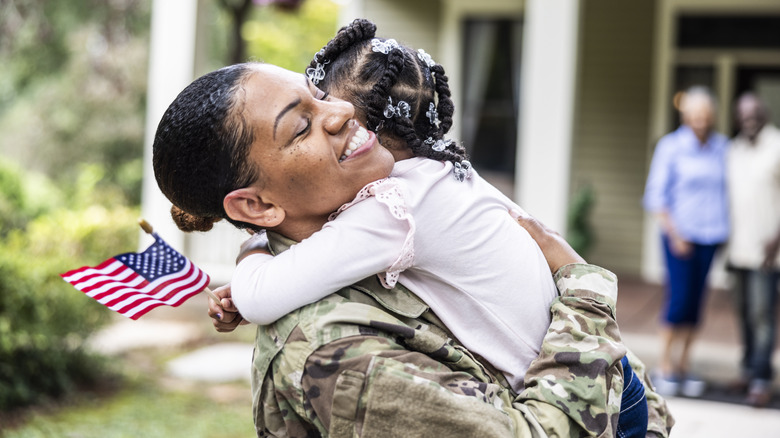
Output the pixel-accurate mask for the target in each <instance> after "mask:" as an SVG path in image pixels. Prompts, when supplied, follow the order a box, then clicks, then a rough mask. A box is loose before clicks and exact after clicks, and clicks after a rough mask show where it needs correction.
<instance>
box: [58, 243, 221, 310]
mask: <svg viewBox="0 0 780 438" xmlns="http://www.w3.org/2000/svg"><path fill="white" fill-rule="evenodd" d="M152 237H154V240H155V242H154V243H153V244H152V245H151V246H149V248H147V249H146V251H144V252H142V253H134V252H128V253H125V254H120V255H118V256H115V257H112V258H110V259H108V260H106V261H105V262H103V263H101V264H100V265H98V266H95V267H89V266H85V267H83V268H79V269H74V270H72V271H68V272H66V273H64V274H60V276H61V277H62V278H63V279H64V280H65V281H67V282H68V283H70V284H72V285H73V286H74V287H75V288H76V289H78V290H80V291H82V292H84V293H85V294H87V295H88V296H90V297H92V298H94V299H96V300H97V301H98V302H99V303H100V304H103V305H104V306H106V307H108V308H109V309H111V310H114V311H116V312H119V313H121V314H122V315H125V316H127V317H128V318H130V319H134V320H135V319H138V318H140V317H141V316H143V315H144V314H146V312H148V311H150V310H152V309H154V308H155V307H157V306H161V305H163V304H165V305H168V306H178V305H179V304H181V303H183V302H184V301H186V300H187V299H188V298H190V297H191V296H193V295H196V294H197V293H198V292H200V291H202V290H204V289H205V288H206V286H208V284H209V281H210V280H209V276H208V275H207V274H206V273H205V272H203V271H201V270H200V269H199V268H198V267H197V266H195V264H193V263H192V262H191V261H190V260H189V259H187V258H186V257H184V256H183V255H181V254H179V253H178V252H177V251H176V250H174V249H173V248H171V247H170V246H169V245H168V244H167V243H165V241H164V240H162V238H160V236H158V235H157V233H152Z"/></svg>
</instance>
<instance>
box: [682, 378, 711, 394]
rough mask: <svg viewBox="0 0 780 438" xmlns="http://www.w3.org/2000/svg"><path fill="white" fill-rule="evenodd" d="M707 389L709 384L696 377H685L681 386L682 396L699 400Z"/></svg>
mask: <svg viewBox="0 0 780 438" xmlns="http://www.w3.org/2000/svg"><path fill="white" fill-rule="evenodd" d="M706 389H707V382H705V381H704V380H702V379H700V378H698V377H696V376H690V375H688V376H685V378H684V379H683V380H682V384H681V386H680V394H682V395H684V396H686V397H691V398H699V397H701V396H702V395H704V391H705V390H706Z"/></svg>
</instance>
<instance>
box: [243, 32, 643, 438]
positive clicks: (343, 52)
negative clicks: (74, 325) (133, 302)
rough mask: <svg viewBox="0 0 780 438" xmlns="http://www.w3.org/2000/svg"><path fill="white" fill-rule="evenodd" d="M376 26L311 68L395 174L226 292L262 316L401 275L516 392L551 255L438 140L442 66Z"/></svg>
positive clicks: (445, 114) (538, 323)
mask: <svg viewBox="0 0 780 438" xmlns="http://www.w3.org/2000/svg"><path fill="white" fill-rule="evenodd" d="M374 33H375V26H374V25H373V24H372V23H370V22H368V21H366V20H356V21H355V22H353V23H352V24H351V25H350V26H347V27H345V28H343V29H342V30H340V31H339V33H338V34H337V36H336V37H335V38H334V39H333V40H331V41H330V42H329V43H328V44H327V45H326V46H325V47H324V48H323V50H321V51H320V52H319V53H318V54H317V55H315V59H314V61H313V62H312V65H311V66H310V68H309V69H308V70H307V76H308V77H309V79H310V80H311V81H312V82H314V83H315V84H316V85H317V86H318V87H320V88H321V89H323V90H325V91H327V92H329V93H331V94H332V95H333V96H336V97H339V98H342V99H345V100H347V101H349V102H353V104H354V105H355V109H356V113H357V114H358V118H359V119H362V120H365V121H366V125H367V127H368V129H369V130H371V131H374V132H376V133H377V134H376V135H377V138H378V139H379V140H380V142H381V143H382V144H383V145H384V146H385V147H387V148H388V149H389V150H390V151H391V152H392V153H393V156H394V157H395V159H396V164H395V166H394V168H393V170H392V173H391V175H390V178H385V179H382V180H379V181H375V182H373V183H370V184H368V185H367V186H365V187H364V188H363V189H362V190H360V192H359V193H357V194H356V197H355V200H354V201H352V202H350V203H348V204H345V205H344V206H342V207H341V208H340V209H339V210H338V211H337V212H335V213H334V214H333V215H332V220H331V221H330V222H328V223H327V224H326V225H325V226H324V227H323V228H322V230H320V231H318V232H315V233H314V234H313V235H312V236H311V237H309V238H307V239H304V240H303V241H302V242H300V243H299V244H297V245H295V246H293V247H292V248H291V249H290V250H288V251H286V252H284V253H282V254H280V255H278V256H276V257H272V256H270V255H267V254H263V253H253V254H250V255H248V256H246V257H245V258H244V259H243V260H241V262H240V263H239V264H238V266H237V268H236V270H235V273H234V276H233V281H232V297H233V301H234V303H235V305H236V307H238V309H239V311H240V313H241V315H242V316H243V317H244V318H246V319H247V320H249V321H252V322H255V323H258V324H269V323H272V322H273V321H275V320H276V319H278V318H280V317H282V316H283V315H285V314H287V313H289V312H291V311H293V310H294V309H297V308H299V307H302V306H304V305H306V304H308V303H312V302H314V301H317V300H319V299H321V298H323V296H324V294H327V293H332V292H335V291H337V290H339V289H341V288H342V287H345V286H348V285H350V284H353V283H355V282H357V281H359V280H361V279H363V278H365V277H368V276H371V275H374V274H376V273H377V272H381V274H379V277H380V280H381V281H382V283H383V284H384V285H385V287H388V288H391V287H392V286H393V285H395V284H396V282H399V281H400V282H401V283H402V284H403V285H404V286H406V287H408V288H409V289H410V290H412V291H413V292H414V293H415V294H417V295H418V296H419V297H420V298H421V299H422V300H424V301H425V302H426V303H427V304H428V305H429V306H430V307H431V309H432V310H433V311H434V312H435V313H436V315H437V316H438V317H439V318H440V319H441V320H442V321H443V322H444V324H445V325H446V326H447V327H450V328H451V329H452V331H453V334H454V336H455V337H457V338H458V339H459V340H460V342H461V343H463V344H464V345H465V346H466V347H467V348H468V349H469V350H471V351H473V352H475V353H477V354H479V355H480V356H482V357H483V358H485V359H486V360H487V361H488V362H490V363H491V364H492V365H493V366H494V367H496V368H497V369H499V370H500V371H501V372H502V373H503V374H504V375H505V376H506V377H507V379H508V381H509V384H510V385H511V386H512V388H513V389H515V391H517V392H520V391H521V390H522V388H523V377H524V375H525V372H526V371H527V369H528V366H529V364H530V363H531V361H532V360H533V359H534V358H536V357H537V356H538V354H539V346H540V345H541V342H542V338H543V337H544V334H545V332H546V330H547V328H548V326H549V324H550V319H549V318H550V316H549V308H550V304H551V302H552V300H553V299H554V298H555V297H556V295H557V291H556V287H555V284H554V283H553V281H552V277H551V275H550V271H549V269H548V266H547V263H546V261H545V258H544V256H543V254H542V253H541V251H540V249H539V247H538V246H537V245H536V243H535V242H534V241H533V240H532V239H531V238H530V236H529V235H528V233H527V232H526V231H525V230H524V229H523V228H521V227H518V226H517V224H516V223H515V221H514V220H513V219H512V218H511V216H510V215H509V214H508V212H509V211H510V210H520V208H519V207H518V206H517V205H516V204H515V203H514V202H512V201H511V200H510V199H508V198H507V197H506V196H504V195H502V194H501V193H500V192H499V191H498V190H497V189H496V188H494V187H493V186H492V185H490V184H489V183H487V182H486V181H485V180H484V179H482V178H481V177H480V176H479V175H478V174H477V173H476V172H475V171H474V170H472V169H471V168H470V165H469V163H468V161H467V160H466V159H465V154H464V150H463V149H462V148H461V147H460V146H458V145H457V144H456V143H454V142H452V141H449V140H446V139H445V138H444V135H445V134H446V133H447V131H448V130H449V128H450V126H451V124H452V113H453V110H454V108H453V105H452V101H451V100H450V92H449V87H448V84H447V77H446V76H445V74H444V69H443V68H442V66H441V65H438V64H436V63H435V62H433V60H432V59H431V57H430V56H428V55H427V54H425V53H424V52H423V51H417V52H415V51H413V50H412V49H409V48H407V47H403V46H401V45H399V44H398V43H396V42H395V41H394V40H382V39H377V38H374ZM356 143H359V142H356ZM356 146H357V145H356ZM351 151H352V148H351V147H348V148H347V150H346V151H345V152H344V157H343V158H346V157H348V156H349V155H350V154H351V153H352V152H351ZM323 190H327V188H324V187H323ZM623 363H624V367H625V369H626V374H625V376H626V380H625V391H624V399H623V401H624V408H628V407H629V405H631V406H634V405H636V406H635V412H638V414H637V418H634V417H633V416H632V415H629V414H628V413H626V414H625V419H626V422H625V423H624V422H623V421H620V423H619V428H620V427H621V426H622V427H623V429H622V430H623V431H624V432H626V431H629V427H633V428H635V429H636V430H637V433H638V434H639V436H644V433H645V431H646V426H647V406H646V400H645V399H644V390H643V387H642V383H641V382H640V381H639V379H636V378H635V376H634V374H633V373H632V372H631V370H630V367H629V366H628V363H627V361H626V360H625V359H624V361H623ZM632 379H633V380H632ZM627 396H628V398H627ZM629 399H630V402H629ZM635 402H636V403H635ZM622 419H623V415H621V420H622ZM619 430H620V429H619ZM621 436H623V435H621ZM625 436H629V435H625Z"/></svg>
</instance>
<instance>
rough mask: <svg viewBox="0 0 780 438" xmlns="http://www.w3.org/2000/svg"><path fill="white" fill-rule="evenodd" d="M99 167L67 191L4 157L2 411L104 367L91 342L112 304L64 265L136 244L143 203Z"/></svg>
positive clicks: (88, 378) (85, 380)
mask: <svg viewBox="0 0 780 438" xmlns="http://www.w3.org/2000/svg"><path fill="white" fill-rule="evenodd" d="M101 174H102V172H101V171H100V170H99V169H96V168H95V166H91V167H86V168H84V169H83V170H82V172H81V175H80V177H79V178H78V179H77V184H76V187H75V188H74V189H72V190H71V194H70V196H65V195H64V194H63V193H62V192H61V191H60V190H59V189H58V188H56V187H55V186H54V185H52V184H50V183H48V182H47V181H46V179H45V178H43V177H41V176H33V175H30V174H25V173H22V172H21V171H20V170H19V169H18V168H15V167H14V166H11V165H8V164H7V163H2V162H0V204H3V205H4V209H3V211H1V212H0V230H1V231H2V234H0V279H2V280H1V281H0V411H3V410H9V409H11V408H14V407H19V406H24V405H26V404H30V403H34V402H36V401H39V400H40V399H41V398H46V397H57V396H60V395H63V394H65V393H67V392H68V391H70V390H72V389H74V388H77V387H79V386H80V385H83V384H89V383H91V382H94V381H95V380H96V379H99V378H100V377H101V376H103V375H104V374H103V372H102V371H103V368H102V361H101V359H100V358H98V357H97V356H94V355H93V354H91V353H89V352H88V350H87V349H86V348H85V347H86V345H85V343H86V340H87V338H88V336H89V335H90V334H91V333H93V332H94V331H95V330H96V329H97V328H98V327H100V326H101V325H103V324H104V323H106V322H107V320H108V318H109V317H111V316H112V315H111V312H110V311H108V310H107V309H106V308H105V307H103V306H102V305H100V304H98V303H97V302H95V301H94V300H92V299H91V298H89V297H87V296H85V295H84V294H82V293H81V292H79V291H77V290H75V289H74V288H73V287H72V286H70V285H69V284H67V283H66V282H65V281H63V280H62V279H61V278H60V277H59V275H58V274H59V273H62V272H66V271H68V270H70V269H74V268H77V267H79V266H82V265H94V264H97V263H99V262H101V261H102V260H104V259H106V258H108V257H110V256H111V255H114V254H116V253H120V252H125V251H128V250H132V249H135V246H136V241H137V237H138V231H137V229H136V227H135V219H136V218H137V215H138V211H137V209H135V208H129V207H126V206H123V205H122V204H121V203H119V202H117V201H116V200H117V199H119V200H121V197H116V196H113V195H112V194H111V191H112V190H111V189H108V192H106V189H103V188H101V184H104V181H103V179H102V178H100V175H101ZM65 198H69V199H70V203H69V204H68V205H60V204H61V201H60V200H62V199H65ZM108 199H114V200H115V201H114V202H113V203H110V202H107V200H108ZM46 200H48V201H49V203H48V204H47V202H46ZM6 207H7V208H6ZM74 207H77V208H74Z"/></svg>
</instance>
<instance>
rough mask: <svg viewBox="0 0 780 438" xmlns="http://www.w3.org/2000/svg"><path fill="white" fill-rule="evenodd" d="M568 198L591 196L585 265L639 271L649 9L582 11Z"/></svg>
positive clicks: (646, 0)
mask: <svg viewBox="0 0 780 438" xmlns="http://www.w3.org/2000/svg"><path fill="white" fill-rule="evenodd" d="M581 7H582V11H581V13H582V21H581V26H582V29H581V33H580V35H581V40H580V56H579V59H580V68H579V70H580V73H579V78H578V84H577V88H578V104H577V109H576V118H577V119H576V121H575V130H574V138H573V145H572V148H573V151H572V166H571V167H572V172H571V175H572V177H571V193H572V195H573V194H575V193H576V192H577V190H579V189H580V188H582V187H584V186H586V185H590V186H591V187H592V188H593V189H594V191H595V196H596V203H595V205H594V207H593V210H592V211H591V216H590V224H591V225H592V229H593V232H594V233H595V242H594V246H593V247H592V249H591V252H589V253H588V261H591V262H593V263H596V264H599V265H602V266H605V267H607V268H609V269H611V270H613V271H615V272H618V273H626V274H636V275H638V274H639V273H640V270H641V262H642V238H643V219H644V215H643V211H642V207H641V202H640V201H641V197H642V193H643V190H644V183H645V178H646V169H647V166H648V165H647V159H648V156H647V150H648V141H649V139H648V131H649V126H648V120H649V109H650V93H651V82H652V80H651V71H652V50H653V30H654V15H655V1H654V0H636V1H631V2H625V1H621V0H595V1H594V0H591V1H586V2H584V3H583V4H582V6H581Z"/></svg>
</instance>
